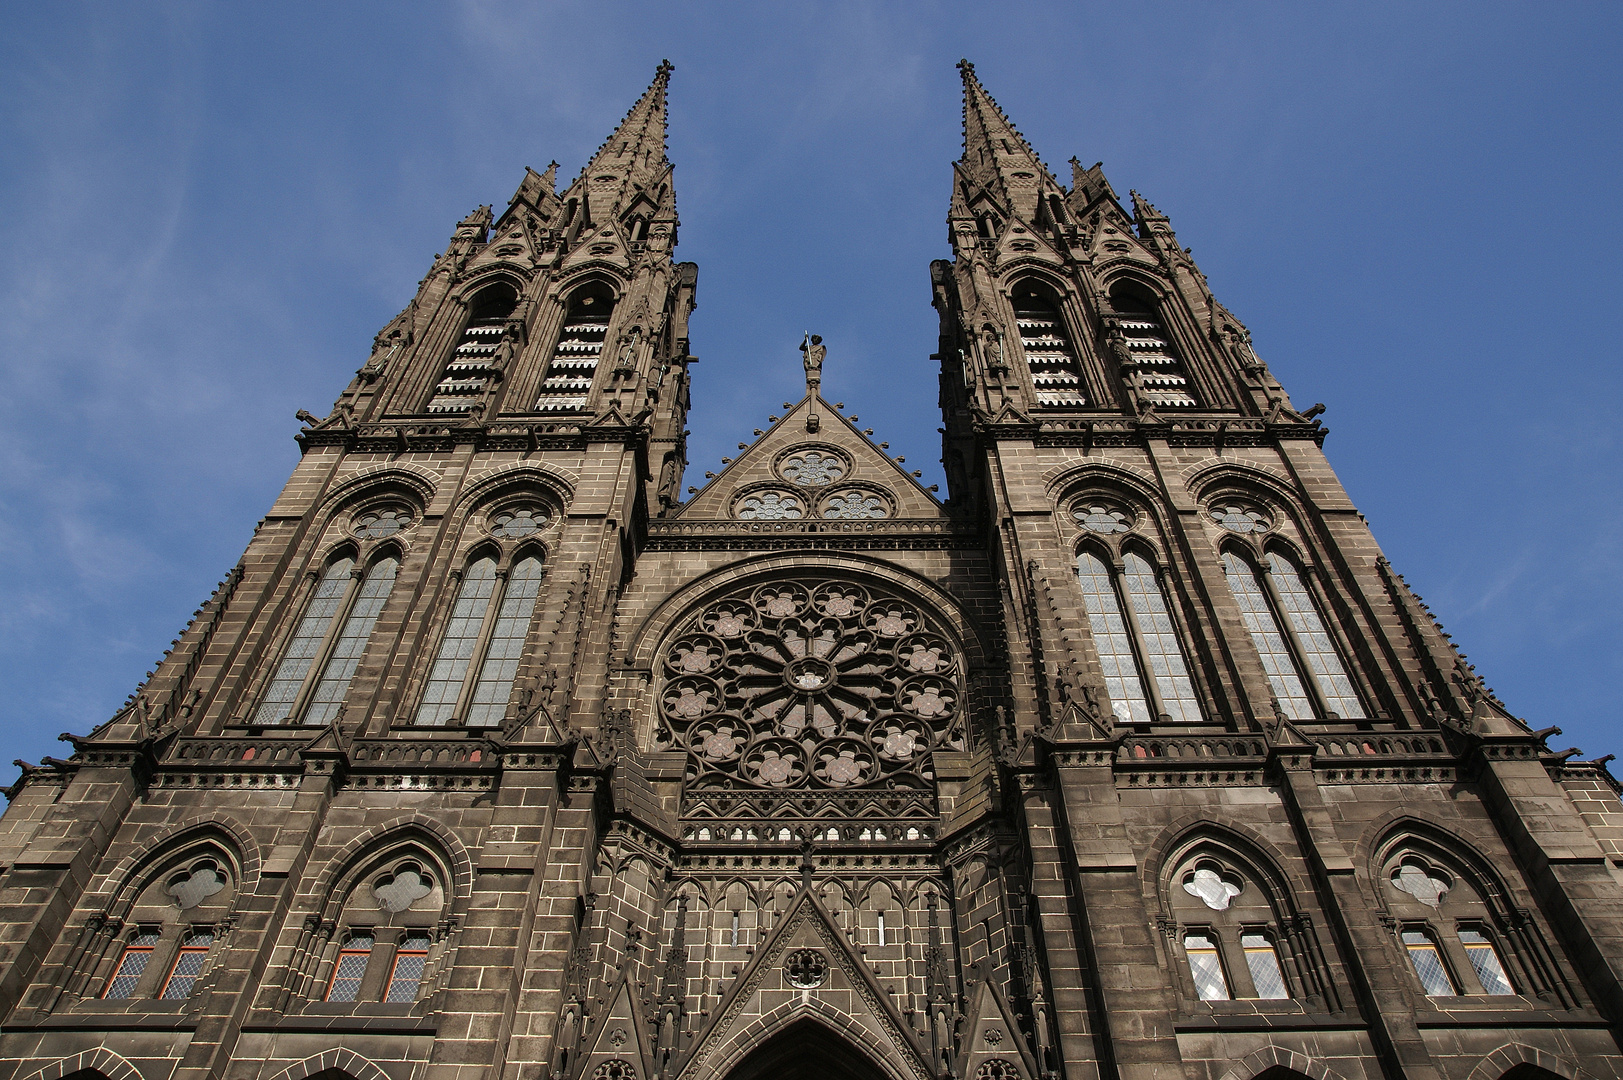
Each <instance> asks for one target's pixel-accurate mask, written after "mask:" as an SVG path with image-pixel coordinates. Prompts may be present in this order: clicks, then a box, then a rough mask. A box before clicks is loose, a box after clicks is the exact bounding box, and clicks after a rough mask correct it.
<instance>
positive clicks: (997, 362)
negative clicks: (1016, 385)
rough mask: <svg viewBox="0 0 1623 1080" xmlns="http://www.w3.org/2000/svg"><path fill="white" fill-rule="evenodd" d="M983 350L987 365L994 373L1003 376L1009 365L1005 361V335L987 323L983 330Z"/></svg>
mask: <svg viewBox="0 0 1623 1080" xmlns="http://www.w3.org/2000/svg"><path fill="white" fill-rule="evenodd" d="M981 352H982V354H983V355H985V357H986V366H987V368H988V369H989V370H990V371H991V372H992V374H993V375H998V376H1001V375H1002V374H1003V373H1004V372H1005V371H1007V370H1008V367H1007V366H1006V365H1005V364H1004V363H1003V335H1002V334H1000V333H998V332H997V331H996V330H995V329H993V327H992V324H991V323H987V324H986V327H985V329H983V330H982V331H981Z"/></svg>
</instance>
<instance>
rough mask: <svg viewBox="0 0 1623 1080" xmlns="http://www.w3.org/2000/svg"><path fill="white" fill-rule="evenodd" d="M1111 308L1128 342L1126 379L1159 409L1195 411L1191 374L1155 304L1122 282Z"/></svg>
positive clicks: (1124, 363)
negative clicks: (1185, 368)
mask: <svg viewBox="0 0 1623 1080" xmlns="http://www.w3.org/2000/svg"><path fill="white" fill-rule="evenodd" d="M1110 305H1111V307H1113V308H1115V310H1116V313H1117V314H1118V315H1120V316H1121V319H1120V320H1119V322H1118V325H1119V326H1120V327H1121V333H1122V336H1123V337H1124V338H1125V339H1126V340H1125V343H1126V347H1127V357H1128V358H1127V359H1124V360H1122V361H1121V366H1122V367H1123V369H1124V370H1123V371H1122V372H1121V376H1122V379H1123V380H1124V381H1126V382H1128V383H1134V382H1136V383H1137V384H1138V386H1139V387H1140V388H1141V393H1142V394H1143V395H1144V397H1145V399H1146V400H1148V401H1149V402H1150V403H1151V404H1153V405H1155V406H1157V407H1160V408H1174V409H1192V408H1194V407H1195V405H1196V402H1195V398H1194V394H1193V392H1192V391H1191V389H1190V386H1189V373H1188V372H1187V371H1185V370H1184V365H1183V361H1182V360H1181V359H1180V358H1179V357H1178V352H1177V350H1176V349H1175V348H1174V347H1173V345H1172V340H1171V335H1170V334H1168V333H1167V329H1166V326H1165V324H1164V323H1163V321H1162V319H1161V317H1160V315H1158V314H1157V313H1156V305H1155V302H1154V301H1153V300H1151V299H1150V298H1149V297H1147V296H1146V295H1144V294H1143V293H1142V292H1141V291H1140V290H1139V289H1137V288H1136V287H1134V286H1133V285H1130V284H1128V283H1126V282H1122V283H1120V284H1118V285H1117V286H1116V287H1115V288H1113V289H1111V290H1110Z"/></svg>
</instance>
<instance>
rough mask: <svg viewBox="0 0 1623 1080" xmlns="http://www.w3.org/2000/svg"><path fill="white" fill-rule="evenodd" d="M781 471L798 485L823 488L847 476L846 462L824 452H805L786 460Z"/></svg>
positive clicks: (792, 455)
mask: <svg viewBox="0 0 1623 1080" xmlns="http://www.w3.org/2000/svg"><path fill="white" fill-rule="evenodd" d="M781 471H782V472H783V475H784V476H786V477H788V478H789V479H790V480H792V481H794V482H795V483H797V484H802V485H804V486H806V487H822V486H823V485H824V484H832V483H833V482H834V481H836V480H838V479H839V478H840V477H842V476H844V475H845V462H844V461H841V460H840V459H839V458H838V457H835V456H834V455H833V454H830V453H827V452H825V451H822V450H803V451H801V452H800V453H798V454H791V455H790V456H789V457H787V458H785V459H784V461H783V465H782V466H781Z"/></svg>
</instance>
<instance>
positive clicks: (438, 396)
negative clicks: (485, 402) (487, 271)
mask: <svg viewBox="0 0 1623 1080" xmlns="http://www.w3.org/2000/svg"><path fill="white" fill-rule="evenodd" d="M517 306H518V293H517V292H515V291H514V289H513V287H512V286H511V285H508V284H506V283H503V282H498V283H497V284H495V285H490V286H487V287H486V288H484V289H481V290H480V291H479V292H478V293H476V294H475V295H474V297H473V300H472V301H471V302H470V303H469V304H468V322H467V325H465V326H464V327H463V328H462V335H461V337H459V338H458V339H457V344H456V348H455V349H453V350H452V352H451V362H450V363H449V364H447V365H446V366H445V374H444V376H443V377H441V379H440V381H439V385H437V386H435V387H434V396H433V398H432V399H430V401H429V403H428V411H429V412H431V413H465V412H467V411H469V410H470V409H472V408H473V406H474V402H476V401H478V400H479V398H480V397H481V396H482V395H483V394H484V392H485V391H486V390H487V389H489V387H490V381H491V376H492V374H493V373H494V372H495V370H496V367H497V363H498V356H499V354H500V352H501V347H502V339H503V338H504V337H506V336H507V320H508V318H509V317H510V316H511V315H512V314H513V309H514V308H515V307H517Z"/></svg>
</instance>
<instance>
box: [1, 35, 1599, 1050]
mask: <svg viewBox="0 0 1623 1080" xmlns="http://www.w3.org/2000/svg"><path fill="white" fill-rule="evenodd" d="M962 72H963V81H964V152H963V156H962V158H961V159H960V160H959V161H958V162H956V163H955V164H954V165H953V166H952V198H951V202H950V205H949V207H948V239H949V241H950V245H951V256H952V257H951V258H950V259H943V260H941V261H938V262H935V263H933V264H932V265H931V266H930V267H929V274H930V280H931V283H932V286H933V290H934V304H935V307H936V310H937V312H938V314H939V316H940V336H939V340H938V343H937V350H936V354H935V356H934V357H933V358H932V359H933V361H934V362H935V363H936V364H938V365H939V377H940V398H941V408H942V418H943V430H944V434H943V463H944V465H945V467H946V473H947V492H946V497H945V498H944V499H943V498H941V497H940V493H938V492H937V491H936V490H935V489H933V488H930V489H926V488H925V487H923V486H921V484H920V483H919V481H918V478H917V474H913V473H910V472H909V471H908V470H907V469H906V468H905V466H904V465H903V464H902V463H901V462H900V459H899V458H896V457H894V456H892V454H891V453H889V452H888V448H887V447H886V445H885V444H884V443H881V442H876V441H875V438H874V436H873V433H872V432H871V431H868V430H866V429H863V428H861V427H859V426H858V425H859V423H860V421H859V420H858V419H857V418H856V417H855V416H848V415H847V413H846V412H845V410H844V409H843V407H842V406H840V405H838V404H830V403H829V402H827V401H826V400H824V398H823V397H822V393H821V381H822V375H823V368H824V366H825V359H826V362H827V363H829V364H833V365H836V367H837V365H838V362H839V355H838V350H837V349H835V351H834V354H833V356H832V357H829V356H828V354H827V347H825V346H824V344H823V343H822V341H821V339H820V338H815V337H811V336H808V337H807V338H806V340H805V341H804V342H803V343H802V345H801V349H802V353H803V357H804V365H805V371H806V376H807V379H806V386H807V390H806V395H805V397H804V398H802V399H801V400H800V401H799V402H795V403H788V404H786V405H785V406H784V408H783V409H782V410H781V412H780V413H779V414H778V415H775V416H774V417H773V420H772V422H771V427H770V429H768V430H765V431H762V432H758V433H757V437H756V438H755V440H754V442H753V443H749V444H747V445H745V446H744V447H743V449H741V451H740V452H739V454H738V456H737V457H736V458H735V459H734V460H732V461H731V462H730V463H729V464H728V465H727V466H726V468H725V469H723V470H722V471H721V472H720V473H719V474H706V476H705V480H704V482H703V484H702V485H700V484H698V483H697V482H696V483H695V484H694V486H692V487H689V488H688V489H687V491H686V497H684V495H683V488H682V483H683V476H684V473H685V471H686V464H687V462H686V448H685V439H686V430H685V428H684V424H685V420H686V413H687V408H688V403H689V370H688V369H689V365H690V363H691V361H692V357H691V355H690V352H689V336H688V320H689V316H690V314H691V313H692V311H693V310H694V306H695V303H696V288H697V280H698V275H697V268H696V267H695V266H694V265H693V264H691V263H680V262H676V261H674V259H673V254H672V253H673V251H674V249H675V246H676V241H677V226H678V221H677V214H676V201H675V188H674V178H673V172H672V167H671V164H670V163H669V162H668V161H667V160H666V153H665V123H666V92H667V85H668V83H669V80H670V76H671V68H670V66H669V65H668V64H666V65H661V67H660V68H659V71H658V73H657V75H656V77H655V79H654V82H653V84H652V85H651V86H650V87H649V88H648V90H647V92H646V93H645V94H644V95H643V96H642V97H641V98H640V99H639V100H638V101H637V103H636V104H635V105H634V106H633V107H632V109H631V111H630V112H629V113H628V114H627V115H626V117H625V119H624V121H623V122H622V123H621V124H620V126H619V127H618V128H616V130H615V131H614V132H613V134H611V135H610V136H609V138H608V140H607V141H606V142H605V143H604V144H603V145H602V147H601V148H600V149H599V150H598V151H597V153H596V154H595V155H594V156H593V158H592V160H591V161H590V162H589V163H588V164H587V166H586V168H584V169H583V170H582V171H581V173H580V175H579V177H577V178H576V179H575V180H574V182H573V183H570V184H568V185H567V186H566V187H565V188H564V190H563V191H562V192H559V191H558V189H557V175H556V167H553V168H549V169H548V171H547V172H546V173H545V174H537V173H534V172H526V174H525V176H524V179H523V182H522V183H521V184H520V186H519V189H518V191H517V193H516V194H515V195H514V197H513V199H512V201H511V203H510V204H509V205H508V206H507V208H506V209H505V210H504V211H503V212H502V213H501V214H496V213H494V212H493V210H492V209H491V208H490V207H480V208H479V209H477V210H475V211H474V212H473V213H472V214H469V215H468V216H467V217H466V218H465V219H463V220H462V221H461V222H459V223H458V224H457V225H456V227H455V229H454V232H453V234H452V237H451V240H450V242H449V245H448V246H447V248H446V251H445V253H444V254H443V255H441V256H439V257H437V258H436V260H435V261H434V263H433V265H432V266H431V267H430V268H429V272H428V274H427V275H426V276H425V278H424V279H423V282H422V285H421V288H420V289H419V291H418V293H417V295H416V296H414V297H413V298H412V299H411V302H410V303H409V304H408V305H407V306H406V308H405V310H403V311H402V312H401V313H400V314H399V315H398V316H396V317H395V318H394V319H392V320H391V321H390V322H389V323H388V325H386V326H385V327H384V328H383V329H382V330H381V331H380V332H379V333H378V335H377V338H376V340H375V342H374V343H373V347H372V351H371V354H370V356H369V357H367V358H366V360H365V363H364V364H363V366H362V367H361V368H360V370H359V371H358V372H357V373H356V375H355V377H354V379H353V380H351V382H350V383H349V385H348V386H347V387H346V388H345V390H344V391H343V393H342V394H341V395H340V397H339V398H338V400H337V402H336V403H335V404H334V406H333V408H332V410H331V411H330V412H329V413H328V415H327V416H325V417H322V418H317V417H315V416H312V415H309V414H304V416H303V419H304V421H305V427H304V429H303V430H302V431H301V432H300V434H299V441H300V444H301V446H302V449H303V455H302V458H301V460H300V462H299V465H298V467H297V468H296V469H295V470H294V473H293V475H292V477H291V478H290V480H289V481H288V484H287V487H286V488H285V489H284V491H283V492H282V494H281V496H280V498H278V499H277V501H276V503H275V505H274V506H273V507H271V509H270V512H269V513H268V514H267V516H266V517H265V520H264V522H263V524H262V525H261V526H260V527H259V529H258V530H257V532H256V533H255V535H254V538H253V540H252V542H251V543H250V544H249V546H248V549H247V551H246V552H245V553H244V555H243V558H242V561H241V562H240V563H239V564H238V565H237V566H236V567H235V568H233V569H232V570H231V572H230V574H229V575H227V577H226V578H225V580H224V581H223V582H222V583H221V585H220V587H219V589H218V590H217V591H216V592H215V593H214V595H213V596H211V597H210V598H209V599H208V601H207V603H205V604H204V605H203V607H202V608H201V609H200V610H199V611H198V613H197V615H196V618H195V619H194V620H193V622H192V623H191V625H190V626H189V627H188V628H187V629H186V630H185V632H184V633H183V635H182V636H181V637H180V639H179V640H178V642H177V643H176V644H175V646H174V647H173V649H172V650H171V651H170V652H169V653H168V654H167V655H166V656H165V657H164V659H163V661H162V662H161V664H159V665H158V667H157V668H156V670H155V672H154V674H153V675H152V676H151V677H150V678H149V679H148V681H147V682H146V683H144V684H143V685H142V686H141V687H140V688H139V689H138V690H137V691H136V693H135V694H134V695H133V696H132V697H131V699H130V701H129V703H128V704H127V705H126V707H124V708H123V709H122V710H120V711H119V713H118V714H117V715H116V716H114V717H113V718H112V719H111V720H109V721H107V722H106V723H104V724H102V725H101V726H99V727H97V728H95V730H93V731H92V732H91V733H90V734H88V735H86V736H83V737H71V738H70V739H69V741H70V742H71V743H72V746H73V753H72V755H71V756H70V757H68V758H66V759H65V760H56V759H47V760H46V761H45V763H44V764H42V765H40V766H26V767H25V768H24V773H23V776H22V778H21V779H20V780H19V781H18V782H17V783H16V784H15V785H13V787H12V788H11V789H9V791H8V792H7V794H8V796H9V798H10V806H9V809H8V810H7V812H6V813H5V815H4V817H3V818H0V898H3V908H0V918H3V919H4V922H5V926H4V929H3V932H0V1016H3V1017H4V1022H3V1025H0V1080H60V1078H69V1080H306V1078H309V1077H313V1076H314V1077H320V1078H321V1080H588V1078H589V1080H677V1078H682V1080H712V1078H716V1080H720V1078H733V1080H754V1078H758V1077H772V1078H773V1080H798V1078H803V1077H806V1078H809V1077H827V1076H853V1077H865V1078H871V1080H879V1078H884V1080H939V1078H945V1077H958V1078H962V1080H970V1078H974V1080H1016V1078H1018V1080H1052V1078H1060V1077H1064V1078H1066V1080H1096V1078H1100V1080H1112V1078H1125V1080H1171V1078H1178V1080H1253V1078H1255V1077H1267V1078H1268V1080H1284V1078H1286V1077H1294V1078H1297V1080H1301V1078H1311V1080H1376V1078H1382V1080H1393V1078H1398V1077H1411V1078H1416V1080H1445V1078H1446V1080H1504V1078H1513V1080H1533V1078H1549V1077H1562V1078H1565V1080H1579V1078H1580V1077H1595V1078H1599V1077H1617V1076H1623V1052H1620V1050H1619V1042H1618V1037H1619V1032H1620V1030H1623V1028H1620V1023H1623V877H1620V875H1623V803H1620V801H1619V796H1618V791H1619V789H1618V785H1617V783H1616V781H1615V780H1614V779H1613V778H1612V777H1611V776H1610V775H1609V773H1608V772H1607V770H1606V768H1605V765H1604V763H1603V762H1580V761H1576V760H1574V759H1573V755H1572V754H1571V753H1566V754H1561V753H1554V752H1552V751H1551V750H1550V748H1549V747H1548V746H1547V745H1546V743H1545V738H1546V737H1547V736H1549V735H1550V734H1552V732H1551V731H1548V730H1547V731H1534V730H1531V728H1530V727H1529V725H1528V724H1526V723H1524V722H1523V721H1522V720H1519V719H1517V718H1516V717H1513V716H1511V715H1510V714H1509V713H1508V712H1507V711H1506V710H1505V709H1504V708H1503V706H1501V704H1500V703H1499V702H1498V701H1497V700H1496V699H1495V698H1494V696H1493V694H1492V693H1491V692H1490V691H1489V690H1488V689H1487V688H1486V687H1485V686H1484V685H1483V682H1482V680H1481V679H1479V678H1478V677H1477V675H1476V674H1475V673H1474V672H1473V671H1472V669H1471V668H1470V667H1469V666H1468V665H1467V664H1465V662H1464V660H1463V658H1462V657H1461V656H1460V655H1459V654H1458V653H1457V652H1456V651H1455V650H1454V648H1453V646H1452V645H1451V644H1450V642H1449V641H1448V639H1447V638H1446V637H1445V636H1444V635H1443V633H1442V631H1441V630H1440V628H1439V626H1438V624H1437V623H1436V621H1435V620H1434V619H1433V618H1432V615H1431V613H1430V612H1429V611H1428V610H1427V609H1426V607H1425V606H1424V605H1423V604H1422V603H1421V602H1420V600H1419V599H1418V598H1417V597H1416V596H1415V595H1414V594H1413V593H1412V592H1410V590H1409V589H1408V587H1407V586H1406V585H1405V584H1404V582H1403V579H1402V578H1401V577H1399V576H1398V575H1397V574H1396V573H1395V572H1394V571H1393V569H1392V567H1391V566H1390V565H1388V563H1387V562H1386V560H1385V559H1384V558H1383V557H1382V555H1381V551H1380V549H1379V548H1378V547H1377V546H1376V544H1375V541H1374V539H1373V538H1372V537H1371V535H1370V532H1369V529H1368V528H1367V526H1366V525H1365V523H1364V522H1363V520H1362V519H1361V518H1360V517H1359V515H1358V512H1357V510H1356V508H1355V507H1354V506H1353V505H1352V503H1351V502H1350V501H1349V500H1348V498H1347V496H1346V493H1345V492H1344V491H1343V490H1342V488H1341V486H1340V484H1339V483H1338V482H1337V480H1336V477H1335V474H1334V473H1333V472H1332V471H1331V469H1330V467H1329V465H1328V463H1327V462H1326V460H1325V457H1324V455H1323V453H1322V452H1321V445H1322V443H1323V440H1324V436H1325V430H1324V428H1323V427H1322V426H1321V424H1320V423H1319V421H1318V420H1317V414H1318V412H1319V411H1320V409H1319V408H1318V407H1315V408H1313V409H1307V410H1299V409H1298V408H1297V407H1296V406H1295V405H1294V404H1293V403H1292V401H1291V399H1290V397H1289V396H1288V395H1287V394H1286V392H1285V390H1284V388H1283V387H1281V386H1280V384H1279V383H1278V382H1277V381H1276V380H1275V379H1274V377H1273V376H1272V374H1270V372H1269V369H1268V366H1267V365H1266V364H1265V363H1264V362H1263V360H1262V359H1261V358H1260V357H1258V356H1257V354H1256V353H1255V352H1254V351H1253V349H1252V347H1251V341H1250V335H1249V334H1248V332H1247V330H1246V328H1245V326H1244V325H1243V324H1242V323H1241V322H1240V321H1239V320H1238V319H1237V318H1236V317H1235V316H1234V315H1233V314H1232V313H1230V312H1229V311H1228V310H1227V309H1226V308H1225V307H1223V306H1222V304H1220V303H1219V302H1218V301H1217V299H1216V298H1215V296H1214V295H1213V293H1212V291H1211V289H1210V288H1209V286H1208V284H1207V281H1206V279H1205V277H1204V276H1203V275H1202V274H1201V273H1200V271H1199V270H1198V269H1197V268H1196V266H1195V264H1194V262H1193V261H1192V260H1191V258H1190V256H1189V253H1188V252H1187V251H1186V250H1184V249H1183V248H1181V247H1180V246H1179V245H1178V242H1177V239H1176V237H1175V235H1174V233H1173V231H1172V225H1171V223H1170V221H1169V220H1168V218H1167V217H1166V215H1164V214H1162V213H1160V212H1159V211H1157V210H1156V208H1155V207H1154V206H1152V205H1151V204H1150V203H1149V202H1147V201H1146V200H1145V199H1143V198H1142V197H1140V196H1138V195H1137V194H1134V195H1132V196H1131V198H1130V199H1129V200H1128V202H1127V203H1126V204H1124V203H1123V202H1122V200H1120V199H1119V198H1118V197H1117V196H1116V194H1115V191H1114V190H1113V189H1112V187H1111V185H1110V183H1109V182H1108V181H1107V180H1106V179H1105V176H1104V173H1103V171H1102V170H1101V168H1100V167H1099V166H1094V167H1093V168H1091V169H1088V168H1083V167H1082V166H1081V165H1080V164H1078V163H1077V162H1076V160H1075V159H1072V165H1073V170H1072V174H1071V177H1070V183H1069V185H1068V186H1067V185H1065V184H1062V183H1060V182H1059V180H1057V179H1056V178H1055V177H1054V176H1053V175H1052V173H1050V171H1049V170H1048V168H1047V167H1046V166H1045V165H1044V164H1043V163H1042V161H1041V160H1040V159H1039V158H1038V156H1037V155H1036V153H1035V152H1034V151H1033V150H1032V148H1031V147H1030V146H1029V145H1028V144H1027V143H1026V141H1025V139H1024V138H1022V137H1021V135H1020V134H1019V132H1018V131H1016V130H1015V129H1014V127H1013V126H1012V124H1011V123H1010V122H1009V120H1008V118H1007V117H1006V116H1005V115H1004V114H1003V113H1002V112H1001V111H1000V110H999V108H998V107H997V105H996V104H995V103H994V102H993V101H992V99H991V97H990V96H989V95H988V94H987V93H986V91H985V90H984V89H983V88H982V86H981V84H980V83H979V81H978V80H977V78H976V76H975V72H974V69H973V68H972V67H971V66H969V65H968V64H967V63H966V64H964V65H962ZM920 269H921V273H922V271H923V268H922V267H921V268H920ZM785 345H786V350H785V351H786V352H787V346H788V345H789V343H785Z"/></svg>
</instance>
